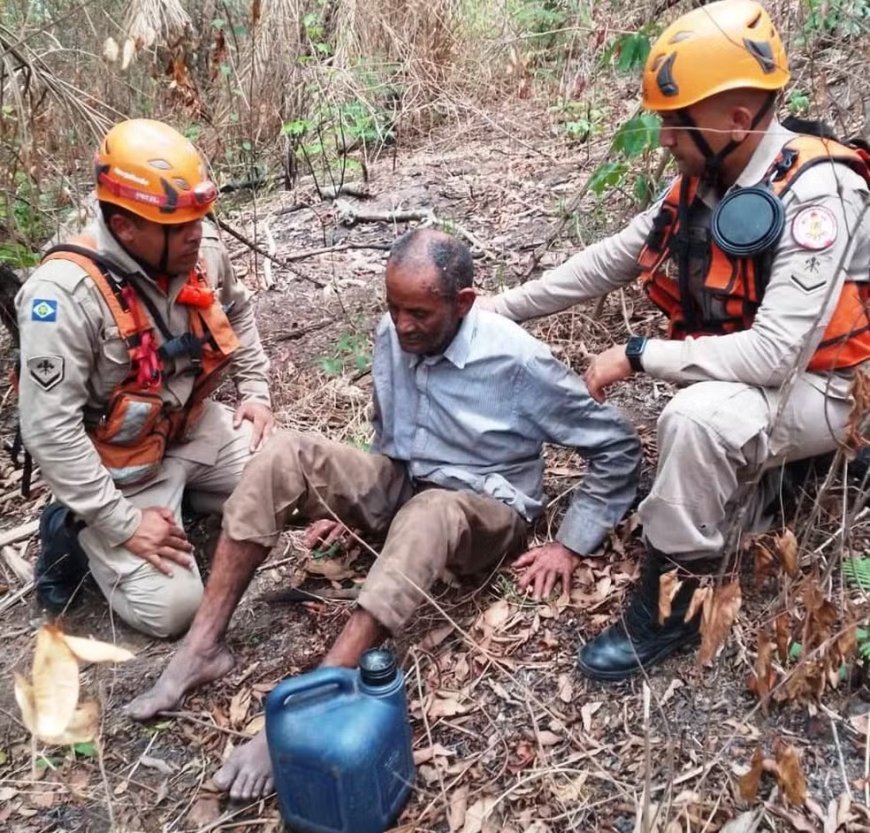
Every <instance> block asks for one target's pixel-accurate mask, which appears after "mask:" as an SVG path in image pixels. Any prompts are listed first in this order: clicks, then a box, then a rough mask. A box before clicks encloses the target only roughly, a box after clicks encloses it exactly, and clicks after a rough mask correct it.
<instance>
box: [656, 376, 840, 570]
mask: <svg viewBox="0 0 870 833" xmlns="http://www.w3.org/2000/svg"><path fill="white" fill-rule="evenodd" d="M840 381H842V380H840ZM824 386H825V380H824V379H823V378H822V377H819V376H813V375H810V374H804V375H803V376H800V377H798V379H797V380H796V381H795V385H794V387H793V389H792V390H791V393H790V394H789V395H788V396H787V398H786V399H785V402H784V404H783V405H782V413H781V414H780V415H779V416H777V411H778V410H779V408H780V404H781V403H782V402H783V397H784V394H782V393H780V392H779V391H778V390H774V389H770V388H759V387H753V386H751V385H745V384H740V383H736V382H698V383H696V384H693V385H691V386H690V387H687V388H685V389H683V390H681V391H680V392H679V393H678V394H677V395H676V396H675V397H674V398H673V399H672V400H671V401H670V403H669V404H668V405H667V407H665V409H664V410H663V411H662V413H661V416H660V417H659V421H658V458H659V462H658V471H657V472H656V479H655V482H654V483H653V487H652V490H651V491H650V494H649V496H648V497H647V498H646V499H645V500H644V501H643V503H641V505H640V508H639V514H640V519H641V522H642V523H643V528H644V533H645V535H646V537H647V540H648V541H649V543H650V544H652V546H654V547H655V548H656V549H658V550H661V551H662V552H665V553H668V554H670V555H674V556H676V557H677V558H678V560H680V561H691V560H698V559H704V558H710V557H714V556H719V555H721V553H722V550H723V547H724V545H725V543H726V541H727V538H728V534H729V531H730V524H731V523H732V522H733V521H734V519H735V518H736V516H737V512H738V509H739V506H738V505H737V498H738V495H739V493H740V491H741V489H740V487H741V485H742V484H744V483H746V482H748V481H750V480H751V479H752V478H753V477H754V476H755V475H756V474H757V473H758V471H759V467H761V468H762V469H772V468H774V467H776V466H779V465H781V464H783V463H785V462H789V461H791V460H800V459H803V458H806V457H813V456H815V455H817V454H824V453H826V452H829V451H833V450H834V449H835V448H836V447H837V441H838V440H839V439H841V438H842V437H843V435H844V429H845V426H846V423H847V420H848V415H849V408H850V403H849V401H848V400H847V399H845V398H836V397H835V396H826V395H825V394H824V393H823V392H822V390H824ZM820 388H821V390H820ZM763 497H764V496H763V495H760V496H759V495H757V496H756V499H757V500H760V499H763ZM766 497H768V498H769V497H770V495H767V496H766ZM750 500H751V498H750ZM757 508H758V507H757V506H754V507H753V506H752V505H751V504H750V511H749V513H748V515H749V516H750V517H752V516H753V515H757Z"/></svg>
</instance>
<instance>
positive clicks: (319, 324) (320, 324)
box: [275, 318, 335, 341]
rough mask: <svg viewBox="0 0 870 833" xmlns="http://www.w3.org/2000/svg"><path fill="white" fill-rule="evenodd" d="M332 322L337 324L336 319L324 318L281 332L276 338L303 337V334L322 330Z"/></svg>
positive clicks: (281, 339) (282, 339) (290, 339)
mask: <svg viewBox="0 0 870 833" xmlns="http://www.w3.org/2000/svg"><path fill="white" fill-rule="evenodd" d="M330 324H335V319H334V318H324V319H323V320H322V321H315V322H314V323H313V324H306V325H305V326H304V327H294V328H293V329H292V330H290V331H288V332H286V333H281V334H280V335H277V336H275V340H276V341H292V340H293V339H297V338H302V336H304V335H308V333H315V332H317V331H318V330H322V329H323V328H324V327H328V326H329V325H330Z"/></svg>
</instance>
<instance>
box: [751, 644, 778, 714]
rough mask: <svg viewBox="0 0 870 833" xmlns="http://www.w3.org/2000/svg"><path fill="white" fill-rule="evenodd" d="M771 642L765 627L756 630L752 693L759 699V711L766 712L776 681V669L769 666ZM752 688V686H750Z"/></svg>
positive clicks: (771, 652) (771, 649)
mask: <svg viewBox="0 0 870 833" xmlns="http://www.w3.org/2000/svg"><path fill="white" fill-rule="evenodd" d="M772 654H773V643H772V642H771V641H770V634H769V633H768V632H767V629H766V628H761V629H760V630H759V631H758V655H757V656H756V658H755V673H754V675H753V681H754V692H753V693H754V694H756V695H757V696H758V699H759V700H761V711H762V712H763V713H764V714H767V711H768V701H767V697H768V695H769V694H770V689H771V688H772V687H773V686H774V684H775V683H776V671H774V670H773V668H772V667H771V656H772ZM751 688H752V687H751Z"/></svg>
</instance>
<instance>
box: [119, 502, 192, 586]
mask: <svg viewBox="0 0 870 833" xmlns="http://www.w3.org/2000/svg"><path fill="white" fill-rule="evenodd" d="M122 546H124V547H126V548H127V549H128V550H130V552H132V553H135V554H136V555H138V556H140V557H141V558H143V559H144V560H145V561H147V562H148V563H149V564H151V565H152V566H153V567H155V568H156V569H158V570H160V572H161V573H163V574H164V575H167V576H172V567H171V566H170V564H171V563H173V562H174V563H175V564H178V565H180V566H182V567H184V568H185V569H187V570H192V569H193V568H194V560H193V557H192V556H191V554H190V553H191V552H192V551H193V545H192V544H191V543H190V541H188V540H187V535H185V534H184V530H183V529H182V528H181V527H180V526H178V525H177V524H176V523H175V516H174V515H173V514H172V512H171V511H170V510H169V509H167V508H166V507H165V506H151V507H149V508H148V509H143V510H142V520H141V521H140V522H139V527H138V529H137V530H136V531H135V532H134V533H133V535H132V536H131V537H130V538H128V539H127V540H126V541H124V543H123V545H122Z"/></svg>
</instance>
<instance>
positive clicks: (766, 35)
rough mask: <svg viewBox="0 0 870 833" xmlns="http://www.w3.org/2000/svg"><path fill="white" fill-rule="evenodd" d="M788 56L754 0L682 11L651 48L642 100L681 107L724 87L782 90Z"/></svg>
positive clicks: (727, 0) (726, 0)
mask: <svg viewBox="0 0 870 833" xmlns="http://www.w3.org/2000/svg"><path fill="white" fill-rule="evenodd" d="M790 77H791V76H790V74H789V71H788V58H787V56H786V54H785V47H784V46H783V45H782V41H781V40H780V37H779V34H778V33H777V31H776V28H775V27H774V25H773V21H772V20H771V19H770V15H769V14H768V13H767V12H766V11H765V10H764V8H763V7H762V6H761V5H760V4H759V3H756V2H754V0H719V2H716V3H710V4H709V5H707V6H701V7H699V8H697V9H693V10H692V11H690V12H688V13H687V14H684V15H683V16H682V17H680V18H678V19H677V20H676V21H674V22H673V23H672V24H671V25H670V26H668V28H667V29H665V31H664V32H663V33H662V35H661V37H660V38H659V39H658V40H657V41H656V42H655V44H653V47H652V49H650V53H649V57H648V58H647V61H646V66H645V67H644V71H643V106H644V107H646V108H647V109H648V110H657V111H666V110H681V109H683V108H685V107H690V106H691V105H692V104H695V103H697V102H698V101H701V100H702V99H705V98H709V97H710V96H712V95H716V94H717V93H721V92H725V91H726V90H736V89H739V88H747V87H748V88H751V89H756V90H770V91H774V90H781V89H782V88H783V87H784V86H785V85H786V84H787V83H788V80H789V78H790Z"/></svg>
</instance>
